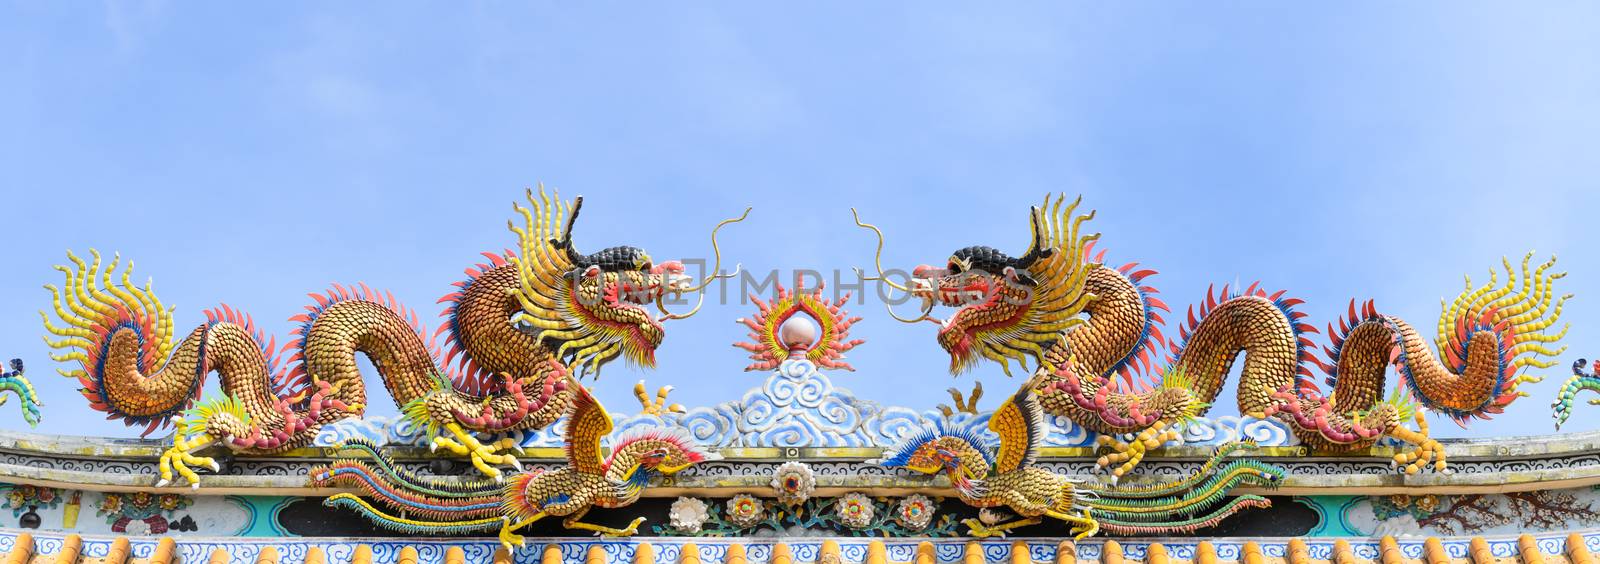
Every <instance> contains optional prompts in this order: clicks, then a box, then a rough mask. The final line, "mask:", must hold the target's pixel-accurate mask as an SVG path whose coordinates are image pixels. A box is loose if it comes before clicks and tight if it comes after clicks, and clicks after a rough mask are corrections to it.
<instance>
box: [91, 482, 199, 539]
mask: <svg viewBox="0 0 1600 564" xmlns="http://www.w3.org/2000/svg"><path fill="white" fill-rule="evenodd" d="M191 505H194V500H193V499H190V498H188V497H184V496H181V495H177V494H161V495H156V494H152V493H150V492H134V493H108V494H105V497H103V498H101V500H100V502H99V503H98V504H96V506H95V514H96V515H99V516H101V517H105V518H106V523H107V524H109V525H111V530H112V531H114V532H118V533H127V534H134V535H159V534H164V533H166V532H167V531H168V530H169V529H172V528H174V527H175V525H174V523H172V522H171V521H169V519H171V518H173V517H174V514H175V513H177V512H178V511H180V510H183V509H187V508H188V507H189V506H191ZM188 521H192V520H191V519H188V518H185V521H184V522H185V523H187V522H188ZM184 528H190V527H188V526H186V527H184Z"/></svg>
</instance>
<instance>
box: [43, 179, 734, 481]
mask: <svg viewBox="0 0 1600 564" xmlns="http://www.w3.org/2000/svg"><path fill="white" fill-rule="evenodd" d="M527 203H528V206H526V207H525V206H522V205H515V206H514V208H515V209H516V211H517V212H518V214H519V215H521V217H522V219H523V223H522V225H520V226H519V225H518V224H516V223H515V222H513V223H511V224H510V229H511V231H512V232H514V233H516V234H517V236H518V241H519V246H518V250H517V251H515V252H513V251H509V250H508V251H505V252H504V253H485V254H484V256H486V257H488V262H487V263H485V264H479V265H476V267H474V268H469V269H467V271H466V274H467V278H466V280H464V281H462V282H458V283H457V284H456V285H457V286H458V287H459V290H458V291H456V292H453V293H450V294H448V295H446V296H444V297H443V298H442V299H440V300H439V301H440V303H444V304H447V307H446V309H445V311H444V313H443V317H444V318H445V319H444V322H443V323H442V324H441V326H440V327H439V329H438V331H436V332H435V333H433V335H432V336H431V337H430V336H428V335H427V333H426V332H425V331H424V329H423V326H422V324H421V323H420V322H419V321H418V318H417V316H416V314H415V313H412V312H411V311H410V310H409V309H407V308H405V307H404V306H402V305H400V304H399V302H398V301H396V300H395V299H394V297H393V296H392V295H391V294H379V293H378V292H375V291H373V290H371V289H369V288H368V287H367V286H366V285H365V284H362V285H359V286H355V287H346V286H340V285H334V287H333V289H332V290H330V291H328V292H327V293H325V294H311V297H312V298H313V299H314V300H315V303H313V304H311V305H310V306H308V307H307V308H306V312H305V313H302V314H300V315H297V316H295V317H292V318H291V321H294V322H296V323H298V324H299V327H298V328H297V329H296V330H295V331H294V332H293V334H292V337H291V339H290V341H289V343H288V344H287V345H286V346H284V347H281V348H279V347H278V346H277V340H276V339H270V340H269V339H267V338H266V337H265V336H264V335H263V333H262V332H261V331H260V330H258V329H257V328H256V327H255V324H254V322H253V321H252V320H251V318H250V317H249V316H247V315H244V314H242V313H240V312H238V311H236V310H234V309H233V308H231V307H229V306H226V305H223V306H221V307H219V308H217V309H214V310H211V311H207V312H206V317H207V321H206V322H205V323H204V324H202V325H200V326H199V327H196V328H195V329H193V330H191V331H189V332H188V333H187V334H186V335H185V336H183V337H182V338H181V339H176V338H175V337H176V335H175V334H174V331H173V326H174V323H173V316H172V312H171V310H170V309H168V308H166V307H165V306H164V305H163V304H162V303H161V301H160V299H159V298H157V297H156V295H155V292H154V291H153V290H152V289H151V287H150V285H149V284H146V285H145V286H144V287H142V288H141V287H139V286H136V285H134V284H132V283H131V282H130V281H129V279H130V277H131V271H132V264H131V262H130V263H128V265H127V267H126V268H123V269H122V270H121V271H120V280H113V275H114V274H116V273H117V272H118V264H119V262H120V258H113V259H112V260H111V261H110V263H109V264H105V265H103V264H102V260H101V256H100V254H99V253H97V252H95V253H92V255H93V260H92V262H86V261H84V260H82V259H81V258H79V257H78V256H76V255H73V254H71V253H68V257H69V259H70V260H71V261H72V264H73V267H70V268H69V267H57V269H58V270H60V271H62V272H63V273H64V275H65V279H66V280H65V284H64V285H63V286H62V287H60V288H57V287H55V286H47V288H48V289H49V290H50V292H51V294H52V296H53V298H54V299H53V309H54V313H55V318H56V320H55V321H53V320H52V319H51V317H50V316H49V315H47V314H44V313H41V315H42V316H43V317H44V322H45V327H46V329H47V330H48V331H49V332H50V333H51V334H52V335H54V336H55V337H56V338H48V337H47V339H46V340H47V342H48V343H49V344H50V346H51V347H54V348H56V349H59V350H63V351H65V352H64V353H63V354H56V355H52V356H53V358H55V359H56V360H58V361H66V362H73V363H76V365H77V367H76V369H74V370H61V372H62V373H63V374H64V375H67V376H70V377H73V378H76V379H77V380H78V381H79V382H80V383H81V384H82V394H83V395H84V396H85V397H86V398H88V400H89V402H90V405H91V406H92V407H94V408H95V409H97V410H100V411H104V412H106V413H107V414H108V416H109V417H110V418H113V419H121V420H123V421H124V422H126V423H127V424H129V425H140V426H144V427H145V431H144V432H145V434H147V435H148V434H149V433H151V432H153V431H154V430H156V429H158V428H160V427H162V426H164V425H167V424H168V423H170V422H177V423H178V432H177V433H176V434H175V435H174V445H173V448H172V449H170V450H169V451H168V452H167V454H166V455H164V456H163V459H162V464H161V471H162V476H163V479H164V480H170V479H171V478H172V472H173V471H174V470H176V472H177V473H178V474H180V475H181V476H183V477H184V478H185V479H187V480H188V481H189V482H190V483H191V484H194V485H198V478H197V476H196V475H195V473H194V472H193V471H192V470H190V469H189V467H190V466H196V465H209V466H212V467H213V469H215V468H216V464H215V462H214V461H213V460H211V459H209V458H205V457H198V456H194V455H193V454H192V452H193V451H196V450H199V449H201V448H204V447H206V446H209V445H212V444H220V445H222V446H224V447H226V448H228V449H230V450H232V451H234V452H237V453H241V454H271V453H277V452H282V451H285V450H289V449H293V448H298V447H302V446H305V445H308V444H310V443H311V441H312V440H313V439H314V438H315V437H316V435H317V433H318V432H319V430H320V429H321V427H322V426H323V425H326V424H328V423H331V422H333V421H337V420H339V419H343V418H347V417H359V416H360V415H361V413H362V411H363V409H364V407H365V406H366V405H367V401H368V398H367V390H366V388H365V386H364V384H363V381H362V376H361V372H360V370H359V367H358V362H357V358H356V356H357V354H361V355H365V356H366V358H367V359H368V360H370V361H371V362H372V364H373V366H375V367H376V369H377V372H378V375H379V377H380V379H381V380H382V382H383V384H384V386H385V387H386V388H387V389H388V391H389V395H390V396H391V397H392V398H393V399H394V401H395V404H396V405H397V406H399V407H400V408H401V411H402V413H403V414H404V415H405V416H406V417H407V418H408V419H410V420H412V422H413V423H415V424H417V425H419V426H422V427H424V428H426V429H427V430H428V432H429V433H430V435H431V436H432V446H433V447H434V448H441V447H442V448H446V449H448V450H450V451H452V452H454V453H456V454H460V455H464V456H468V457H470V458H471V460H472V463H473V465H474V466H476V467H477V468H478V469H479V470H480V471H482V472H483V473H484V474H486V475H488V476H490V477H494V478H499V477H500V476H501V473H500V471H499V470H498V469H497V468H495V466H499V465H512V466H518V465H519V463H518V462H517V460H516V459H515V458H514V457H512V456H511V455H510V454H507V453H503V452H501V451H504V450H506V449H516V445H513V444H510V443H509V441H505V440H502V441H500V442H498V443H494V444H484V443H482V442H480V441H479V440H478V439H477V438H476V435H475V434H476V433H482V432H501V431H511V430H518V429H530V428H542V427H545V426H548V425H550V424H551V423H553V422H554V421H555V420H556V419H557V418H559V417H560V416H561V415H562V414H563V413H564V412H566V410H567V408H568V406H569V404H570V403H571V402H572V397H573V395H572V391H571V388H572V387H573V386H574V384H573V383H572V380H573V377H574V372H575V371H577V372H583V373H588V374H596V373H597V371H598V369H599V368H600V367H601V366H602V365H603V364H605V363H607V362H609V361H611V360H613V359H615V358H619V357H621V358H625V359H626V360H628V361H629V362H631V363H634V364H638V365H641V366H646V367H648V366H652V365H653V364H654V360H655V356H654V351H655V347H656V346H657V345H659V344H660V342H661V339H662V336H663V331H662V327H661V323H660V320H657V319H656V318H655V317H653V316H652V315H651V314H650V313H648V312H647V311H646V310H645V309H644V306H645V305H646V304H648V303H652V302H655V301H656V300H657V298H660V297H662V296H663V295H666V294H669V293H670V294H681V293H683V292H685V291H703V289H704V287H705V285H706V284H705V282H702V283H700V284H699V288H698V289H693V290H691V289H690V288H689V286H690V284H689V281H688V277H687V276H684V275H683V274H682V270H683V267H682V264H681V263H678V262H677V261H668V262H665V263H662V264H655V263H653V262H652V261H651V260H650V257H649V255H648V254H646V253H645V252H644V251H643V250H640V249H637V248H634V247H612V248H608V249H604V250H601V251H599V252H597V253H594V254H592V255H583V254H580V253H578V252H577V251H576V250H575V248H574V246H573V245H572V239H571V235H572V233H571V230H572V226H573V223H574V222H575V220H576V218H577V215H578V211H579V209H580V207H581V205H582V198H578V199H577V200H575V201H573V202H571V203H568V202H563V201H561V200H560V199H559V198H555V199H552V198H551V197H549V196H547V195H546V194H545V193H544V192H543V191H542V190H541V191H540V192H539V193H538V194H537V196H536V195H535V194H534V192H532V191H531V190H530V191H529V192H528V194H527ZM741 219H742V218H741ZM733 221H737V220H729V221H727V222H724V224H726V223H730V222H733ZM719 227H720V225H719ZM712 237H713V239H712V243H713V248H715V231H713V234H712ZM719 256H720V255H719ZM719 264H720V261H719ZM714 268H715V267H714ZM657 307H658V308H660V309H661V311H662V312H663V313H666V310H665V308H664V306H663V305H662V304H659V303H657ZM692 313H693V312H690V314H692ZM686 316H687V315H680V316H668V317H664V318H663V319H670V318H681V317H686ZM441 337H442V340H441ZM212 372H216V373H217V374H218V376H219V378H220V385H221V389H222V392H223V396H222V397H220V398H216V399H211V400H207V401H202V402H198V403H197V400H199V399H200V398H199V396H200V392H201V389H202V388H203V386H204V383H205V379H206V378H207V376H208V375H209V374H210V373H212Z"/></svg>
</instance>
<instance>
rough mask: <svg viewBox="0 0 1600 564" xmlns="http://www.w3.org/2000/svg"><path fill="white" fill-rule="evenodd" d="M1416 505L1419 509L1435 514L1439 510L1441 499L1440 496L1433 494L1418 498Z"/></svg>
mask: <svg viewBox="0 0 1600 564" xmlns="http://www.w3.org/2000/svg"><path fill="white" fill-rule="evenodd" d="M1415 503H1416V506H1417V509H1421V510H1422V511H1424V512H1427V513H1433V512H1434V510H1436V509H1438V508H1439V498H1438V496H1435V495H1432V494H1429V495H1425V496H1421V497H1418V498H1417V499H1416V502H1415Z"/></svg>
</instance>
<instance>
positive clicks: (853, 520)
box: [833, 492, 877, 529]
mask: <svg viewBox="0 0 1600 564" xmlns="http://www.w3.org/2000/svg"><path fill="white" fill-rule="evenodd" d="M833 510H834V512H835V513H836V514H837V515H838V516H839V522H840V523H843V524H844V526H846V527H850V528H852V529H865V528H867V527H870V526H872V517H873V515H874V514H876V513H877V511H876V508H875V507H873V505H872V498H870V497H867V494H864V493H861V492H850V493H847V494H845V495H844V497H841V498H839V499H838V501H835V502H834V504H833Z"/></svg>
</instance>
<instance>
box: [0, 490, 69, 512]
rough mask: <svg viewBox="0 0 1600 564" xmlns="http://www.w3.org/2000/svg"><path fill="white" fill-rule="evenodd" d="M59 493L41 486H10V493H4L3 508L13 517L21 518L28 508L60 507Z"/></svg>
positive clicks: (60, 496)
mask: <svg viewBox="0 0 1600 564" xmlns="http://www.w3.org/2000/svg"><path fill="white" fill-rule="evenodd" d="M61 493H62V492H61V490H58V489H55V488H46V487H41V486H29V485H16V486H11V491H9V492H7V493H6V501H5V508H6V509H10V510H11V516H13V517H18V516H21V515H22V514H23V513H26V512H27V511H28V509H29V508H32V509H46V508H54V507H55V506H57V505H61V498H62V497H63V496H62V495H61Z"/></svg>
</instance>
